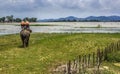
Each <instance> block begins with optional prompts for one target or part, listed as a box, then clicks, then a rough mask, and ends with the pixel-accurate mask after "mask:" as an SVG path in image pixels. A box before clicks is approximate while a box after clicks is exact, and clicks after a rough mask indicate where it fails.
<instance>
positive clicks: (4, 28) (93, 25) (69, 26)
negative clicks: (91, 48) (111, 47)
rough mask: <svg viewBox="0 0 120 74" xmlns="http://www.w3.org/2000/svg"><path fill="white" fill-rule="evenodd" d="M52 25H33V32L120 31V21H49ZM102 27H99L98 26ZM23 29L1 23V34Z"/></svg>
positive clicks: (17, 31) (13, 32)
mask: <svg viewBox="0 0 120 74" xmlns="http://www.w3.org/2000/svg"><path fill="white" fill-rule="evenodd" d="M34 24H49V25H50V26H48V25H46V26H31V27H30V28H31V29H32V31H33V33H35V32H40V33H120V22H48V23H34ZM99 26H100V27H101V28H98V27H99ZM20 30H21V27H20V26H16V25H6V24H4V25H2V24H1V25H0V35H6V34H15V33H19V32H20Z"/></svg>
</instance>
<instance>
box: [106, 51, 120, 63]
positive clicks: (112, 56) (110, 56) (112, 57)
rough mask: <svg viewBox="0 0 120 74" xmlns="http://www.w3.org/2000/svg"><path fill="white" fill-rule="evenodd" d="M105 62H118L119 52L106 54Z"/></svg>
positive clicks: (119, 58) (119, 60) (119, 59)
mask: <svg viewBox="0 0 120 74" xmlns="http://www.w3.org/2000/svg"><path fill="white" fill-rule="evenodd" d="M107 61H109V62H120V51H119V52H113V53H110V54H108V55H107Z"/></svg>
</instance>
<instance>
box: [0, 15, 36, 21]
mask: <svg viewBox="0 0 120 74" xmlns="http://www.w3.org/2000/svg"><path fill="white" fill-rule="evenodd" d="M22 20H28V21H29V22H36V21H37V18H35V17H31V18H30V17H25V18H23V19H21V18H19V17H17V18H14V16H13V15H10V16H4V17H0V22H1V23H4V22H21V21H22Z"/></svg>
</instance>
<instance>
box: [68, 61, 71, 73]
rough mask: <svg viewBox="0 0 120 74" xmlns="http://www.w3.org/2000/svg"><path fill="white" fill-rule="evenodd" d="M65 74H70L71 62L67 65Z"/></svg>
mask: <svg viewBox="0 0 120 74" xmlns="http://www.w3.org/2000/svg"><path fill="white" fill-rule="evenodd" d="M67 74H71V61H70V60H69V62H68V63H67Z"/></svg>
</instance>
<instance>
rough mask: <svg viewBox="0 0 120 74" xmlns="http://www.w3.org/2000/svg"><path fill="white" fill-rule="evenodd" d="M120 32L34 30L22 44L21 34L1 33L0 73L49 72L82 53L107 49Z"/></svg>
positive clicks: (118, 37)
mask: <svg viewBox="0 0 120 74" xmlns="http://www.w3.org/2000/svg"><path fill="white" fill-rule="evenodd" d="M119 39H120V34H82V33H79V34H67V33H64V34H41V33H36V34H31V38H30V46H29V47H28V48H21V45H22V44H21V40H20V37H19V34H16V35H6V36H0V74H30V73H31V74H34V73H35V74H49V70H51V69H52V68H54V67H55V66H56V65H58V64H60V63H66V61H68V60H71V59H74V58H75V57H76V56H78V55H82V54H88V53H91V52H95V51H96V50H97V48H100V49H104V47H105V46H107V45H109V44H110V43H111V42H115V41H118V40H119Z"/></svg>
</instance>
